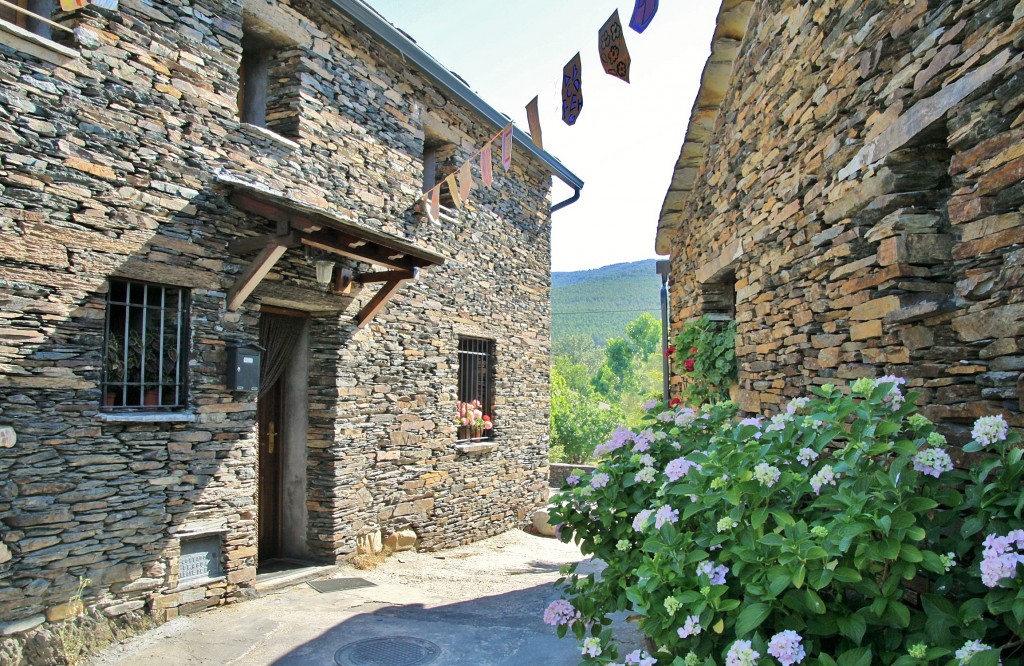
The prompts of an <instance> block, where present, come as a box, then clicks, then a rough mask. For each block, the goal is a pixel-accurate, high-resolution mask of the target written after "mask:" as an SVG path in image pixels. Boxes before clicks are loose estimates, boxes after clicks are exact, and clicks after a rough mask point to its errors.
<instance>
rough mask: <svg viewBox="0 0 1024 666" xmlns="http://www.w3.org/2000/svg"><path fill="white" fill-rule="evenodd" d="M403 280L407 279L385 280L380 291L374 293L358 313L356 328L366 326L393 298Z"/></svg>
mask: <svg viewBox="0 0 1024 666" xmlns="http://www.w3.org/2000/svg"><path fill="white" fill-rule="evenodd" d="M403 282H405V280H389V281H388V282H385V283H384V286H383V287H381V288H380V291H378V292H377V293H376V294H374V296H373V298H371V299H370V302H369V303H367V304H366V305H365V306H363V309H362V310H360V311H359V314H357V315H356V328H363V327H364V326H366V325H367V324H368V323H369V322H370V320H371V319H373V318H374V317H375V316H376V315H377V313H378V312H380V311H381V310H382V309H383V308H384V306H385V305H387V302H388V301H389V300H391V297H392V296H394V295H395V293H396V292H397V291H398V288H399V287H401V286H402V283H403Z"/></svg>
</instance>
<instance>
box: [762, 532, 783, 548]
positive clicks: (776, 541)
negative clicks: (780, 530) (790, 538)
mask: <svg viewBox="0 0 1024 666" xmlns="http://www.w3.org/2000/svg"><path fill="white" fill-rule="evenodd" d="M760 542H761V544H762V545H764V546H775V547H778V546H781V545H782V544H784V543H786V541H785V539H783V538H782V537H781V536H779V535H778V534H775V533H772V534H765V535H764V536H763V537H761V539H760Z"/></svg>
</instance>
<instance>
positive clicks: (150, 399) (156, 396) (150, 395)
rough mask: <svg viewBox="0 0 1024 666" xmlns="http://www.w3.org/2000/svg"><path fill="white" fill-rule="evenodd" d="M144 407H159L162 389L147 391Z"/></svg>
mask: <svg viewBox="0 0 1024 666" xmlns="http://www.w3.org/2000/svg"><path fill="white" fill-rule="evenodd" d="M142 404H143V405H159V404H160V389H155V388H151V389H146V392H145V393H144V394H143V396H142Z"/></svg>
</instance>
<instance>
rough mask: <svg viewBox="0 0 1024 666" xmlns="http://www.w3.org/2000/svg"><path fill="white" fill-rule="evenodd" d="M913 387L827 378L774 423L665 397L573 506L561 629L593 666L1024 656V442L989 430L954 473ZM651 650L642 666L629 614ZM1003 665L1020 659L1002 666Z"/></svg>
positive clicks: (585, 484) (604, 458)
mask: <svg viewBox="0 0 1024 666" xmlns="http://www.w3.org/2000/svg"><path fill="white" fill-rule="evenodd" d="M902 385H903V380H902V379H899V378H896V377H883V378H881V379H879V380H872V379H861V380H858V381H857V382H855V383H854V384H853V385H852V387H851V390H850V391H849V392H848V393H847V392H843V391H840V390H838V389H837V388H835V387H833V386H830V385H826V386H823V387H820V388H816V389H815V390H814V395H813V397H808V398H798V399H796V400H793V401H792V402H790V403H789V404H788V405H787V406H786V407H785V408H784V409H783V410H782V411H781V412H780V413H779V414H775V415H773V416H771V417H770V418H748V419H743V420H740V421H738V422H737V421H736V419H735V418H734V416H735V408H734V406H733V405H731V404H730V403H719V404H715V405H709V406H704V407H703V408H701V409H700V411H695V410H693V409H691V408H688V407H684V406H681V405H676V406H674V407H671V408H670V407H668V406H666V405H664V404H661V405H657V406H654V407H653V408H652V409H651V410H650V411H649V416H648V419H647V421H646V423H645V424H644V425H645V426H646V427H644V428H643V429H642V430H639V431H638V432H634V431H630V430H626V429H619V430H617V431H615V433H614V434H613V436H612V438H611V439H610V441H608V442H607V443H606V444H603V445H601V446H599V447H598V449H597V451H596V455H598V456H600V457H601V458H600V461H599V463H598V465H597V468H596V469H595V470H594V472H593V474H592V475H590V476H584V477H575V478H574V479H573V482H574V485H572V486H567V487H566V488H564V489H563V491H562V492H561V493H560V494H559V495H558V496H557V498H556V499H555V500H554V504H555V506H554V508H553V510H552V515H551V521H552V523H556V524H559V532H560V538H561V539H562V540H563V541H569V540H574V541H576V542H577V543H579V545H580V547H581V549H582V551H583V552H584V554H588V555H593V556H595V557H597V558H599V559H600V560H602V561H604V562H605V563H607V568H605V569H604V570H603V571H602V572H601V573H600V574H599V575H594V574H587V575H583V574H579V573H577V572H576V569H575V567H569V568H568V570H567V571H566V572H565V573H566V577H565V578H563V579H562V583H561V584H562V589H563V592H564V593H565V596H566V597H567V598H566V599H561V600H559V601H556V602H555V603H554V604H553V607H552V610H551V611H550V612H549V613H548V614H547V615H546V617H545V619H546V620H548V621H549V623H550V624H553V625H555V626H557V627H558V633H559V635H560V636H564V635H566V633H569V632H571V633H573V634H574V635H575V636H576V637H577V639H579V640H584V639H585V640H586V643H585V647H584V650H583V655H582V663H585V664H613V663H626V664H632V663H644V664H646V665H648V666H649V665H651V664H663V665H664V664H671V665H673V666H700V665H703V666H721V665H723V664H724V665H725V666H739V665H753V664H761V665H768V664H782V665H783V666H790V665H792V664H806V665H809V666H873V665H876V664H886V665H890V664H891V665H894V666H917V665H926V664H936V665H940V666H947V665H949V666H957V665H963V664H968V663H969V664H970V665H971V666H986V665H995V664H999V663H1003V664H1006V665H1009V664H1017V663H1024V648H1022V639H1024V626H1022V622H1024V586H1022V583H1021V581H1022V579H1024V574H1022V573H1021V572H1022V571H1024V566H1021V565H1022V563H1024V521H1022V519H1021V512H1022V507H1024V494H1022V483H1024V480H1022V478H1021V477H1022V473H1024V464H1022V462H1021V453H1022V452H1021V449H1020V448H1017V447H1016V444H1017V443H1018V442H1019V441H1020V437H1019V435H1017V434H1016V433H1013V432H1011V431H1010V430H1009V429H1008V428H1007V427H1006V423H1005V421H1004V420H1003V418H1002V417H1000V416H994V417H986V418H983V419H980V420H979V421H978V423H977V424H976V425H975V429H974V432H973V437H974V440H973V442H972V443H971V444H969V445H968V446H967V447H966V448H965V451H968V452H977V453H978V454H979V456H978V458H979V460H978V462H977V464H973V465H972V466H971V467H972V469H971V471H970V472H962V471H958V470H955V469H954V468H953V464H952V460H951V459H950V457H949V455H948V453H947V452H946V441H945V438H944V437H943V436H942V435H941V434H940V433H938V432H936V430H935V428H934V426H933V424H932V423H931V422H930V421H929V420H928V419H926V418H924V417H923V416H921V415H920V414H918V413H916V408H915V407H914V403H915V401H916V398H917V396H916V395H915V394H913V393H911V394H909V395H906V396H904V394H903V390H902ZM617 611H630V612H632V613H634V614H635V615H636V616H638V618H639V619H638V623H639V628H640V630H641V631H642V633H643V634H644V635H645V636H646V638H647V639H648V648H649V649H650V652H651V653H650V654H648V653H646V652H644V653H632V654H629V655H626V656H625V658H624V660H623V661H622V662H619V661H617V659H619V655H618V649H617V647H616V646H615V645H614V644H613V642H612V640H611V633H610V630H609V625H610V624H611V620H610V619H609V614H610V613H614V612H617ZM1000 660H1002V661H1001V662H1000Z"/></svg>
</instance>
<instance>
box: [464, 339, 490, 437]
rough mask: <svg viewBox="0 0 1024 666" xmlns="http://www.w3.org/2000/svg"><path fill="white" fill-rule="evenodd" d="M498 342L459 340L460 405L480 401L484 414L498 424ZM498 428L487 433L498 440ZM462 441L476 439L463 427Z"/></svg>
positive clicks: (487, 435) (468, 429)
mask: <svg viewBox="0 0 1024 666" xmlns="http://www.w3.org/2000/svg"><path fill="white" fill-rule="evenodd" d="M494 361H495V358H494V340H484V339H481V338H459V398H458V399H459V402H473V401H474V400H479V401H480V406H481V410H482V411H483V413H484V414H487V415H488V416H490V417H491V421H492V423H493V422H494ZM494 434H495V432H494V428H491V429H490V430H485V431H484V432H483V438H484V439H494ZM458 437H459V440H467V439H470V438H472V437H473V435H472V433H471V432H470V428H469V427H468V426H460V427H459V435H458Z"/></svg>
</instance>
